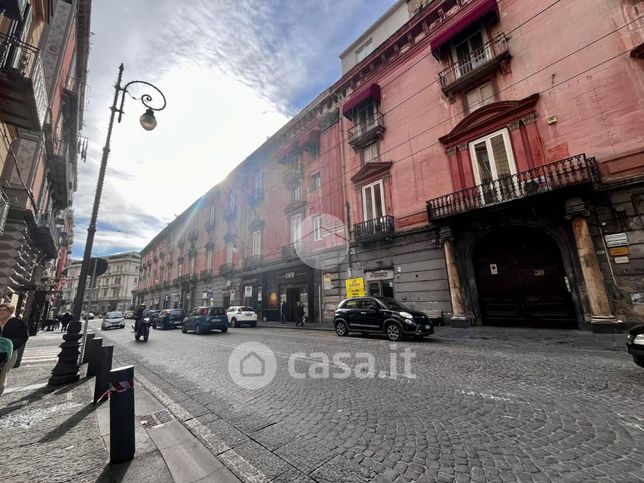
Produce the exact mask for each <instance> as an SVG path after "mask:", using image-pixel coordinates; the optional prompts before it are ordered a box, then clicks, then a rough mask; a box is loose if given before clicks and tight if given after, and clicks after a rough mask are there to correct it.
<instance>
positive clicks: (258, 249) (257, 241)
mask: <svg viewBox="0 0 644 483" xmlns="http://www.w3.org/2000/svg"><path fill="white" fill-rule="evenodd" d="M252 247H253V252H252V256H254V257H259V256H261V254H262V231H261V230H256V231H254V232H253V245H252Z"/></svg>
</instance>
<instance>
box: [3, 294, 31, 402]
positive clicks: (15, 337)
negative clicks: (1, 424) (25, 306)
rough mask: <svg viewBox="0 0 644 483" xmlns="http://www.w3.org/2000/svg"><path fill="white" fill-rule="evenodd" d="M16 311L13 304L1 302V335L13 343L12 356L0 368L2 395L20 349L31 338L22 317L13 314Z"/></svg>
mask: <svg viewBox="0 0 644 483" xmlns="http://www.w3.org/2000/svg"><path fill="white" fill-rule="evenodd" d="M15 311H16V308H15V307H14V306H13V305H11V304H7V303H3V304H0V337H6V338H7V339H9V340H11V343H12V344H13V352H12V353H11V357H10V358H9V360H8V361H6V362H5V363H4V364H3V365H2V369H0V396H2V393H3V392H4V388H5V386H6V384H7V375H8V374H9V371H10V370H11V368H12V367H13V365H14V364H15V363H16V359H17V358H18V351H19V350H20V349H22V347H24V345H25V344H26V343H27V339H29V332H28V331H27V326H26V325H25V323H24V322H23V321H22V319H19V318H17V317H14V316H13V313H14V312H15Z"/></svg>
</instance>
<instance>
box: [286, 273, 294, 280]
mask: <svg viewBox="0 0 644 483" xmlns="http://www.w3.org/2000/svg"><path fill="white" fill-rule="evenodd" d="M284 278H286V279H292V278H295V272H286V273H285V274H284Z"/></svg>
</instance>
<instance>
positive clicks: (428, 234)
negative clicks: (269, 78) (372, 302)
mask: <svg viewBox="0 0 644 483" xmlns="http://www.w3.org/2000/svg"><path fill="white" fill-rule="evenodd" d="M408 8H409V14H410V19H409V21H408V22H407V23H406V24H404V25H403V26H402V27H401V28H400V29H399V30H398V31H397V32H396V33H395V34H394V35H392V36H391V37H390V38H389V39H388V40H386V41H385V42H384V43H382V44H381V45H380V46H378V47H377V48H375V49H374V50H373V52H371V54H369V55H368V56H367V57H366V58H364V59H363V60H361V61H360V62H359V63H358V64H357V65H355V66H354V67H353V68H352V69H351V70H349V71H348V72H347V73H346V74H344V75H343V76H342V78H341V79H339V80H338V81H337V82H336V83H335V84H334V85H333V86H331V87H330V88H329V89H328V90H327V91H326V92H324V93H323V94H321V95H320V96H319V97H318V98H317V99H316V100H315V101H313V102H312V103H311V104H310V105H309V106H307V108H305V109H304V110H303V111H302V112H301V113H299V114H298V115H297V116H295V118H294V119H292V120H291V121H290V122H289V123H288V124H287V125H286V126H284V128H282V129H281V130H280V131H279V132H278V133H276V134H275V135H274V136H273V137H272V138H271V139H269V140H268V141H267V142H266V143H265V144H264V145H262V146H261V147H259V148H258V149H257V151H256V152H255V153H254V154H253V155H251V156H250V157H249V158H248V159H247V160H245V161H244V162H243V163H242V164H241V165H240V166H239V167H238V168H237V169H236V170H235V171H234V172H233V173H232V174H231V175H230V176H229V178H228V179H227V180H226V181H225V182H223V183H221V184H220V185H218V186H216V187H214V188H213V189H212V190H211V192H209V193H208V194H206V195H204V197H202V198H201V199H200V200H198V201H197V202H196V203H195V204H194V205H193V206H192V207H191V208H189V209H188V210H187V211H186V212H185V213H184V214H183V215H181V216H180V217H179V218H178V219H177V220H176V221H175V222H174V223H173V224H171V225H170V226H169V227H168V228H166V230H164V232H162V233H161V234H159V235H158V236H157V237H156V238H155V239H154V240H153V241H152V242H151V243H150V244H149V245H148V247H146V248H145V249H144V250H143V253H142V255H143V259H142V264H143V276H142V277H141V285H140V287H139V299H140V300H141V301H145V302H148V303H150V304H151V305H159V306H162V305H163V304H164V302H165V303H167V304H168V305H167V306H174V305H176V304H178V305H177V306H183V307H184V308H187V307H190V306H193V305H198V304H202V303H204V304H205V303H216V304H224V305H227V304H246V305H252V306H254V307H255V308H256V309H258V310H259V311H260V312H262V315H263V316H264V317H266V318H268V319H277V318H278V312H277V310H278V306H279V305H280V303H281V302H282V301H286V302H287V305H288V307H289V311H292V307H294V304H296V303H297V302H299V301H303V302H304V303H305V305H306V308H307V314H308V316H309V319H311V320H316V321H319V320H330V319H331V318H332V314H333V309H334V308H335V306H336V305H337V303H338V301H339V300H341V299H342V298H344V297H345V296H346V290H345V282H346V280H347V279H354V280H355V279H362V282H363V283H364V286H365V291H366V294H367V295H381V296H393V297H396V298H398V299H399V300H401V301H403V302H406V303H408V304H410V305H413V306H414V307H416V308H418V309H421V310H425V311H427V312H428V313H432V314H434V315H435V316H440V317H441V318H442V319H444V320H445V321H446V322H451V323H452V325H459V326H469V325H481V324H495V325H529V326H535V325H537V326H549V327H560V328H586V329H591V328H592V329H594V330H611V329H613V328H616V327H620V326H621V324H620V321H623V322H626V323H627V324H631V323H636V322H638V321H641V320H642V319H643V318H644V305H643V303H644V285H643V284H642V278H643V277H642V275H643V272H644V262H643V261H642V257H643V255H642V252H643V250H644V245H643V243H644V231H643V226H642V213H643V212H644V204H643V203H644V201H643V200H644V187H643V183H642V181H643V179H644V134H643V133H644V129H642V127H644V114H643V111H642V109H641V105H640V104H641V99H642V98H644V82H643V81H642V79H643V78H644V76H642V71H643V67H644V60H642V56H643V55H644V54H642V52H643V50H644V48H643V47H642V43H643V42H644V29H643V26H642V22H641V20H638V17H639V15H638V10H637V3H635V4H634V3H633V2H631V1H623V0H610V1H600V0H592V1H582V0H575V1H571V2H559V3H556V4H554V5H546V4H542V2H512V1H507V0H504V1H502V2H500V1H499V2H497V1H496V0H469V1H465V0H443V1H433V2H422V1H410V2H408ZM336 220H337V221H336ZM342 225H343V226H344V227H346V228H345V229H342V227H341V226H342ZM186 230H187V231H188V232H189V233H191V234H192V239H193V240H192V241H191V240H190V239H189V238H190V237H188V239H187V241H184V242H183V243H184V244H183V247H184V248H183V249H182V250H183V252H181V250H180V249H179V245H178V244H177V243H176V242H175V241H174V240H179V241H182V240H183V238H182V237H181V235H180V234H181V233H184V232H186ZM177 237H178V238H177ZM162 240H166V241H163V242H162ZM168 240H169V241H168ZM342 240H344V243H342ZM161 246H169V247H171V248H172V251H173V253H172V256H171V258H170V259H171V260H172V262H165V264H160V263H159V260H161V258H160V257H159V256H158V255H155V253H157V252H158V251H159V250H161V248H160V247H161ZM166 250H167V249H166ZM179 252H181V255H178V253H179ZM209 253H210V254H209ZM155 256H156V257H157V261H156V262H155ZM179 258H181V259H182V260H183V263H182V266H181V270H182V271H181V273H180V274H179V272H178V271H177V265H176V263H177V262H176V260H178V259H179ZM175 259H176V260H175ZM191 260H193V261H191ZM186 261H187V265H186ZM155 263H156V264H155ZM168 263H171V265H168ZM161 265H163V266H161ZM168 266H170V267H172V268H171V270H170V272H172V275H171V277H170V280H168V279H167V277H166V278H165V279H163V280H165V281H164V282H161V284H159V282H158V280H160V279H158V278H156V277H155V276H154V273H160V272H163V271H165V273H166V274H167V273H168ZM182 277H183V278H182ZM166 285H167V286H166Z"/></svg>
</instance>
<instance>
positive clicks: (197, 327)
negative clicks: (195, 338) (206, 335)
mask: <svg viewBox="0 0 644 483" xmlns="http://www.w3.org/2000/svg"><path fill="white" fill-rule="evenodd" d="M195 334H197V335H201V334H203V332H202V331H201V326H200V325H199V324H197V325H196V326H195Z"/></svg>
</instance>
